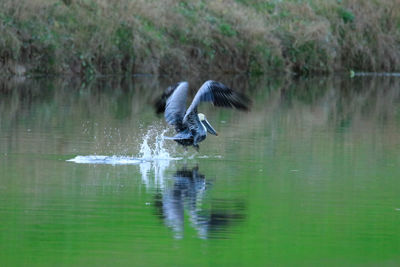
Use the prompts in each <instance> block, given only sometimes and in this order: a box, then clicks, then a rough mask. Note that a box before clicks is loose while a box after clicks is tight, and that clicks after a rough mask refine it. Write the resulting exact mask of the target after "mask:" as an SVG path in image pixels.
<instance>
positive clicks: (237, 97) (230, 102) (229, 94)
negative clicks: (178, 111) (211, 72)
mask: <svg viewBox="0 0 400 267" xmlns="http://www.w3.org/2000/svg"><path fill="white" fill-rule="evenodd" d="M201 102H212V103H213V105H214V106H217V107H227V108H236V109H240V110H249V108H250V105H251V101H250V99H249V98H247V97H246V96H245V95H244V94H241V93H238V92H235V91H233V90H232V89H230V88H228V87H227V86H226V85H224V84H222V83H220V82H216V81H206V82H205V83H204V84H203V85H202V86H201V87H200V89H199V91H198V92H197V94H196V96H195V97H194V99H193V101H192V104H190V106H189V108H188V109H187V111H186V113H185V116H184V119H183V120H184V121H185V120H186V119H187V118H188V116H189V114H190V113H192V112H195V113H197V106H198V105H199V104H200V103H201Z"/></svg>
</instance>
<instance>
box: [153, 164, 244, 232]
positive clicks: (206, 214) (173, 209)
mask: <svg viewBox="0 0 400 267" xmlns="http://www.w3.org/2000/svg"><path fill="white" fill-rule="evenodd" d="M209 186H210V184H208V183H206V180H205V177H204V175H202V174H200V173H199V172H198V167H194V168H192V169H191V170H190V169H187V168H182V169H180V170H178V171H177V172H176V173H175V175H174V184H173V187H172V188H169V189H168V188H167V189H166V190H164V192H163V193H162V194H158V195H157V196H156V202H155V204H156V206H157V207H158V212H159V215H160V216H161V217H162V219H163V220H164V223H165V224H166V225H167V226H168V227H169V228H171V229H172V230H173V231H174V233H175V237H176V238H182V237H183V232H184V221H185V220H184V217H185V216H184V214H185V211H186V212H187V213H188V216H189V220H190V223H191V225H192V226H193V227H194V228H195V229H196V230H197V231H198V235H199V237H200V238H208V237H209V236H210V233H216V232H223V231H224V229H225V228H226V226H227V225H228V224H229V223H230V222H231V221H234V220H236V221H238V220H243V218H244V216H243V214H242V213H241V211H243V209H244V207H243V204H242V203H240V202H237V201H236V202H235V203H234V205H233V206H232V205H230V204H231V203H232V201H229V200H228V201H227V200H225V201H222V200H219V201H218V203H217V204H216V205H215V206H217V208H213V207H212V206H213V205H211V208H210V209H205V208H204V206H205V205H203V203H202V202H203V201H204V196H205V193H206V191H207V190H208V189H209ZM230 202H231V203H230ZM211 204H213V203H211ZM220 204H221V205H220ZM227 204H228V208H227V207H226V205H227ZM207 206H209V205H207ZM224 206H225V207H224ZM232 210H233V211H232Z"/></svg>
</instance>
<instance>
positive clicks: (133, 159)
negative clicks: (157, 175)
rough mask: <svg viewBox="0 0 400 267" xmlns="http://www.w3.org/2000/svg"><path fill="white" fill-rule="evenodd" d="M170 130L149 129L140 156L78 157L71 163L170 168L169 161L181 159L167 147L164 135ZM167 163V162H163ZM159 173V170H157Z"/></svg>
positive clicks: (154, 127)
mask: <svg viewBox="0 0 400 267" xmlns="http://www.w3.org/2000/svg"><path fill="white" fill-rule="evenodd" d="M167 131H168V129H161V130H160V129H159V127H157V126H156V125H152V126H150V127H149V128H148V130H147V132H146V134H144V136H143V141H142V143H141V145H140V150H139V153H138V156H120V155H112V156H102V155H88V156H76V157H75V158H73V159H69V160H67V161H69V162H75V163H83V164H111V165H123V164H142V163H146V162H155V161H157V162H159V163H158V164H157V165H158V166H164V167H162V169H165V168H166V167H165V165H166V166H168V165H169V163H168V161H170V160H179V159H182V158H181V157H172V156H171V154H170V152H169V149H167V148H166V146H165V139H164V134H165V133H166V132H167ZM161 161H165V162H161ZM155 171H156V172H158V169H156V170H155Z"/></svg>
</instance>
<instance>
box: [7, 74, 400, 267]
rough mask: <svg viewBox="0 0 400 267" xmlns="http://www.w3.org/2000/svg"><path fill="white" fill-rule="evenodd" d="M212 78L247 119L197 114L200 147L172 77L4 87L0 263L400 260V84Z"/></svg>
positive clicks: (389, 80) (220, 112) (216, 112)
mask: <svg viewBox="0 0 400 267" xmlns="http://www.w3.org/2000/svg"><path fill="white" fill-rule="evenodd" d="M218 80H220V81H222V82H224V83H225V84H227V85H229V86H230V87H232V88H235V89H237V90H241V91H243V92H245V93H246V94H248V95H249V96H250V98H251V99H252V100H253V106H252V110H251V112H248V113H243V112H238V111H232V110H227V109H216V108H213V107H211V106H210V105H203V106H202V107H201V108H200V110H201V111H202V112H203V113H205V114H206V115H207V118H208V120H209V121H210V123H211V124H212V125H213V126H214V128H215V129H216V130H217V131H218V132H219V136H218V137H215V136H209V137H208V138H207V139H206V140H205V141H204V142H202V143H201V144H200V152H199V153H197V152H196V151H195V150H193V149H189V150H188V151H184V150H183V149H182V148H180V147H178V146H177V144H175V143H173V142H172V141H169V140H163V139H162V136H163V135H166V136H168V135H172V134H173V130H172V129H169V128H167V126H166V124H165V122H164V121H163V118H162V117H157V116H156V115H155V113H154V111H153V109H152V106H151V103H152V102H153V101H154V99H155V98H156V97H157V96H158V95H159V93H160V92H161V91H162V89H163V88H165V87H167V86H168V85H169V84H172V83H175V82H176V81H175V80H168V79H164V80H163V79H161V80H158V79H156V78H155V77H151V76H142V77H135V78H133V79H132V80H130V79H125V78H120V79H111V78H110V79H107V78H104V79H100V80H96V81H94V82H91V83H82V82H80V81H77V80H74V79H65V80H62V79H39V80H9V81H2V82H0V127H1V128H0V265H1V266H267V265H268V266H277V265H278V266H279V265H280V266H282V265H283V266H320V265H322V264H324V265H327V266H349V265H352V266H354V265H356V266H398V265H399V264H400V194H399V192H400V79H399V78H396V77H376V78H373V77H354V78H353V79H350V78H348V77H334V78H329V79H323V78H313V79H304V80H287V79H283V78H282V79H277V80H270V79H267V78H265V77H259V78H252V79H248V78H246V77H222V78H219V79H218ZM191 82H192V83H191V84H192V87H197V86H199V85H200V84H201V80H193V81H191ZM70 160H72V161H70Z"/></svg>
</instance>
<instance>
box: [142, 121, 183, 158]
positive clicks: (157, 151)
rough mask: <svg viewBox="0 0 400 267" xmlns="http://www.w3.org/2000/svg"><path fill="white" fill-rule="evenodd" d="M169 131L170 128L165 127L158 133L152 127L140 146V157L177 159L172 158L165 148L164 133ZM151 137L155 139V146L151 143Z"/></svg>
mask: <svg viewBox="0 0 400 267" xmlns="http://www.w3.org/2000/svg"><path fill="white" fill-rule="evenodd" d="M167 131H168V129H164V130H163V131H162V132H161V133H157V131H153V129H152V128H150V129H149V130H148V131H147V133H146V135H145V136H144V138H143V142H142V144H141V146H140V151H139V155H140V158H142V159H143V160H162V159H166V160H168V159H171V160H174V159H176V158H172V157H171V156H170V154H169V152H168V150H167V149H166V148H165V142H164V141H165V140H164V134H165V133H166V132H167ZM154 135H155V136H154ZM151 139H153V140H154V145H153V146H150V145H149V140H151Z"/></svg>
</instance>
